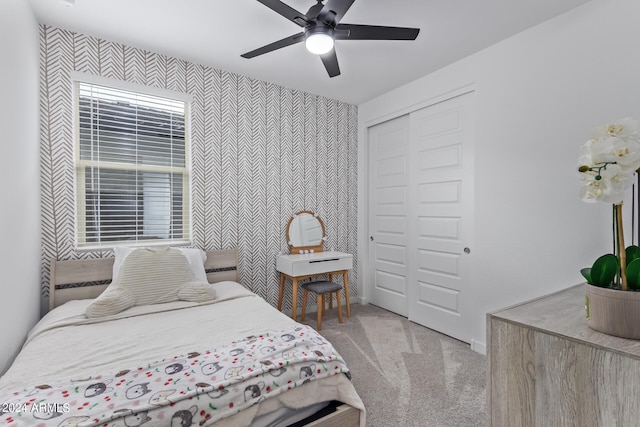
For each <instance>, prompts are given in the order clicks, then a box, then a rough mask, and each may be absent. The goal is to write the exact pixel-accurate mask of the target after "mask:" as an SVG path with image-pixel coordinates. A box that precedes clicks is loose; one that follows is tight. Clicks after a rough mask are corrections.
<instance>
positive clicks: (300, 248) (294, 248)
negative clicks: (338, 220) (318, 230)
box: [286, 211, 327, 254]
mask: <svg viewBox="0 0 640 427" xmlns="http://www.w3.org/2000/svg"><path fill="white" fill-rule="evenodd" d="M305 213H306V214H311V215H313V216H314V217H315V218H316V219H317V220H318V221H319V222H320V226H321V227H322V240H321V241H320V243H319V244H318V245H314V246H295V245H292V244H291V238H290V237H289V228H290V227H291V223H292V222H293V220H294V219H295V218H296V217H297V216H298V215H301V214H305ZM286 236H287V244H288V245H289V250H290V251H291V253H292V254H300V253H301V252H304V251H314V252H322V251H323V250H324V249H323V248H324V241H325V240H326V238H327V233H326V230H325V228H324V222H323V221H322V218H320V215H316V213H315V212H313V211H298V212H296V213H295V214H293V215H292V216H291V218H289V222H287V228H286Z"/></svg>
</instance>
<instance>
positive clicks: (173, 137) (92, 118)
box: [75, 81, 190, 248]
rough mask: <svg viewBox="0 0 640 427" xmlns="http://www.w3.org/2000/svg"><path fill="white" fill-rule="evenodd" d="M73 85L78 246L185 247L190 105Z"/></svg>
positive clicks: (107, 88)
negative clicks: (167, 245) (161, 245)
mask: <svg viewBox="0 0 640 427" xmlns="http://www.w3.org/2000/svg"><path fill="white" fill-rule="evenodd" d="M75 85H76V87H75V89H76V95H77V96H76V111H77V117H76V118H77V141H78V146H77V153H76V183H77V215H78V217H77V243H78V247H79V248H83V247H84V248H87V247H103V246H113V245H114V244H133V243H137V242H139V243H145V244H149V243H154V242H162V243H165V244H166V243H185V242H188V241H189V237H190V236H189V209H188V206H189V197H188V195H189V168H188V147H189V144H188V136H187V133H186V123H187V120H186V117H187V112H188V103H187V102H185V101H183V100H175V99H169V98H164V97H160V96H155V95H149V94H146V93H139V92H132V91H127V90H121V89H117V88H111V87H107V86H100V85H96V84H91V83H85V82H81V81H76V82H75Z"/></svg>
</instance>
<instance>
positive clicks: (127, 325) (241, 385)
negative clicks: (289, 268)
mask: <svg viewBox="0 0 640 427" xmlns="http://www.w3.org/2000/svg"><path fill="white" fill-rule="evenodd" d="M150 251H151V252H154V254H153V255H149V256H158V255H156V251H155V250H150ZM168 251H169V252H167V253H171V254H172V256H177V257H178V258H180V256H181V255H180V256H178V255H175V252H176V249H175V248H171V249H168ZM200 252H202V251H200ZM140 253H142V250H141V249H140V250H136V251H135V252H132V253H131V254H130V255H126V254H125V255H124V256H125V257H126V256H128V258H124V259H125V262H124V263H123V262H122V259H123V256H120V257H119V256H118V253H116V257H115V258H113V257H112V258H102V259H85V260H66V261H53V262H52V264H51V277H50V309H51V310H50V311H49V313H48V314H47V315H46V316H44V317H43V319H42V320H41V321H40V322H39V323H38V324H37V325H36V326H35V327H34V328H33V329H32V330H31V331H30V332H29V334H28V337H27V340H26V342H25V344H24V346H23V348H22V350H21V351H20V353H19V354H18V356H17V357H16V359H15V361H14V363H13V364H12V366H11V367H10V368H9V370H8V371H7V372H6V373H5V374H4V375H3V376H2V377H0V421H2V422H4V423H6V424H7V425H15V426H22V425H34V426H57V427H63V426H69V427H70V426H76V425H77V426H93V425H99V426H113V427H115V426H127V427H131V426H140V425H143V426H145V427H147V426H162V425H170V426H191V425H193V426H196V425H202V426H206V425H215V426H221V427H226V426H234V427H236V426H249V425H251V426H286V425H296V426H298V425H309V426H327V427H328V426H345V427H352V426H353V427H356V426H359V427H364V425H365V409H364V405H363V403H362V401H361V399H360V397H359V396H358V394H357V392H356V391H355V389H354V387H353V385H352V384H351V381H350V372H349V370H348V367H347V366H346V364H345V363H344V361H343V360H342V358H341V356H340V355H339V354H338V353H337V352H336V351H335V349H334V348H333V347H332V346H331V344H330V343H329V342H328V341H326V340H325V339H324V338H323V337H322V336H321V335H319V334H318V333H317V332H316V331H315V330H313V329H312V328H310V327H308V326H306V325H302V324H300V323H296V322H294V321H293V320H292V319H290V318H289V317H287V316H285V315H284V314H282V313H281V312H279V311H278V310H276V309H275V308H273V307H272V306H271V305H269V304H268V303H267V302H266V301H264V300H263V299H262V298H261V297H259V296H258V295H256V294H254V293H252V292H250V291H249V290H247V289H246V288H244V287H243V286H242V285H240V284H239V283H237V282H236V280H237V278H238V277H237V275H238V272H237V265H238V262H237V251H236V250H235V249H231V250H222V251H209V252H207V253H206V255H204V252H202V254H203V255H202V266H201V267H198V266H197V265H196V266H195V267H194V264H198V261H194V262H192V260H193V259H195V258H193V256H196V255H194V253H192V254H191V255H193V256H191V255H190V256H186V253H184V252H183V253H182V254H183V255H185V256H184V257H182V258H180V260H179V261H180V262H181V263H182V262H183V259H185V258H186V259H187V260H188V262H187V264H185V265H187V267H185V266H184V265H182V264H180V266H179V267H174V265H173V264H172V262H173V261H171V262H169V261H166V259H168V258H166V259H165V262H163V263H161V264H154V268H153V269H150V268H149V265H150V264H145V262H146V261H144V262H143V261H136V262H137V264H136V266H137V265H139V266H142V267H141V268H144V269H146V271H150V272H153V274H155V275H156V276H157V277H158V278H156V279H154V280H155V282H154V283H157V282H158V281H163V280H164V279H165V278H171V277H173V276H172V274H174V273H175V272H178V271H182V270H181V269H183V268H184V269H188V268H191V269H192V271H196V270H193V268H196V269H197V268H202V269H203V270H204V271H201V272H200V273H199V274H200V276H201V277H204V280H206V281H207V282H208V283H206V284H204V283H203V282H202V281H198V280H194V281H193V282H188V283H185V284H184V285H181V286H180V288H179V294H180V295H181V297H180V298H179V299H176V298H174V300H170V301H166V302H153V303H151V304H146V303H145V301H146V300H141V297H140V296H139V295H137V296H136V294H135V292H138V291H139V289H138V288H136V287H135V286H138V285H135V286H134V287H133V288H131V289H129V288H126V287H125V284H127V283H128V282H127V280H128V279H127V277H129V276H127V274H128V272H129V271H133V269H132V267H131V265H133V262H134V261H132V260H133V258H134V254H136V256H137V255H138V254H140ZM140 256H142V255H140ZM142 259H143V258H141V260H142ZM159 259H160V258H159ZM154 262H156V261H154ZM114 264H115V265H114ZM156 265H158V267H156ZM163 268H164V270H163ZM132 274H133V273H132ZM136 274H137V273H136ZM153 274H152V273H149V274H147V275H146V276H152V275H153ZM175 274H178V273H175ZM180 274H181V273H180ZM197 276H198V274H197V271H196V274H195V277H196V279H197ZM112 277H118V280H117V283H118V286H111V287H109V283H110V282H111V280H112ZM132 277H133V276H132ZM135 277H137V276H135ZM193 277H194V276H192V278H193ZM136 280H139V279H136ZM149 280H151V279H149ZM167 280H168V279H167ZM171 280H174V279H171ZM176 280H177V279H176ZM113 282H116V279H114V280H113ZM77 284H82V285H83V286H77ZM114 289H115V290H114ZM162 289H163V288H162V286H161V285H158V286H157V287H156V288H154V292H153V295H152V297H153V298H156V297H157V296H158V295H159V294H162V292H161V291H162ZM116 291H119V292H120V293H124V294H126V296H127V298H130V299H132V300H134V302H135V304H134V305H133V306H129V307H128V308H125V309H124V310H120V311H117V312H109V310H110V309H111V307H112V306H111V305H107V306H105V305H104V304H105V302H104V301H108V302H109V304H112V300H113V298H114V295H116V296H117V298H116V299H117V301H118V302H121V299H120V294H118V293H116ZM171 292H173V291H171ZM207 292H208V293H212V295H213V294H214V298H209V296H210V295H209V294H207V295H208V296H207V297H206V298H205V297H203V296H202V295H204V294H205V293H207ZM183 295H186V296H187V297H184V298H183V297H182V296H183ZM110 298H111V299H110ZM136 298H137V300H136ZM127 301H128V300H127ZM141 301H142V302H141ZM100 304H102V305H100ZM127 304H129V302H127ZM96 307H98V308H96ZM104 307H107V308H108V309H107V310H106V311H104V310H105V309H104ZM100 310H103V311H104V312H101V311H100ZM96 313H99V314H98V315H96Z"/></svg>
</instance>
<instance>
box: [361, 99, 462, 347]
mask: <svg viewBox="0 0 640 427" xmlns="http://www.w3.org/2000/svg"><path fill="white" fill-rule="evenodd" d="M473 136H474V120H473V92H469V93H466V94H464V95H460V96H457V97H455V98H451V99H449V100H446V101H443V102H440V103H437V104H434V105H431V106H429V107H425V108H422V109H420V110H417V111H414V112H412V113H410V114H407V115H405V116H401V117H398V118H396V119H393V120H390V121H387V122H384V123H381V124H378V125H375V126H372V127H370V128H369V136H368V142H369V147H368V148H369V150H368V151H369V183H368V185H369V265H370V268H372V270H373V271H372V275H371V276H370V278H371V280H372V289H371V292H370V295H371V302H372V303H373V304H375V305H378V306H380V307H383V308H385V309H387V310H390V311H393V312H395V313H398V314H401V315H403V316H407V317H408V318H409V320H412V321H414V322H416V323H419V324H421V325H424V326H426V327H429V328H431V329H435V330H437V331H440V332H443V333H445V334H447V335H450V336H452V337H454V338H457V339H460V340H462V341H465V342H470V339H471V335H472V331H471V329H472V328H471V325H470V319H471V314H472V313H471V312H472V310H473V303H472V299H473V287H472V286H473V285H472V283H473V282H472V271H471V265H472V263H471V261H472V252H471V250H472V241H471V240H472V233H473Z"/></svg>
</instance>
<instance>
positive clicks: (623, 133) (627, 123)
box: [593, 117, 638, 138]
mask: <svg viewBox="0 0 640 427" xmlns="http://www.w3.org/2000/svg"><path fill="white" fill-rule="evenodd" d="M637 134H638V121H637V120H635V119H632V118H630V117H624V118H622V119H618V120H616V121H615V122H613V123H608V124H606V125H602V126H598V127H597V128H595V129H594V130H593V136H594V138H604V137H608V136H614V137H619V138H636V137H637Z"/></svg>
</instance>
